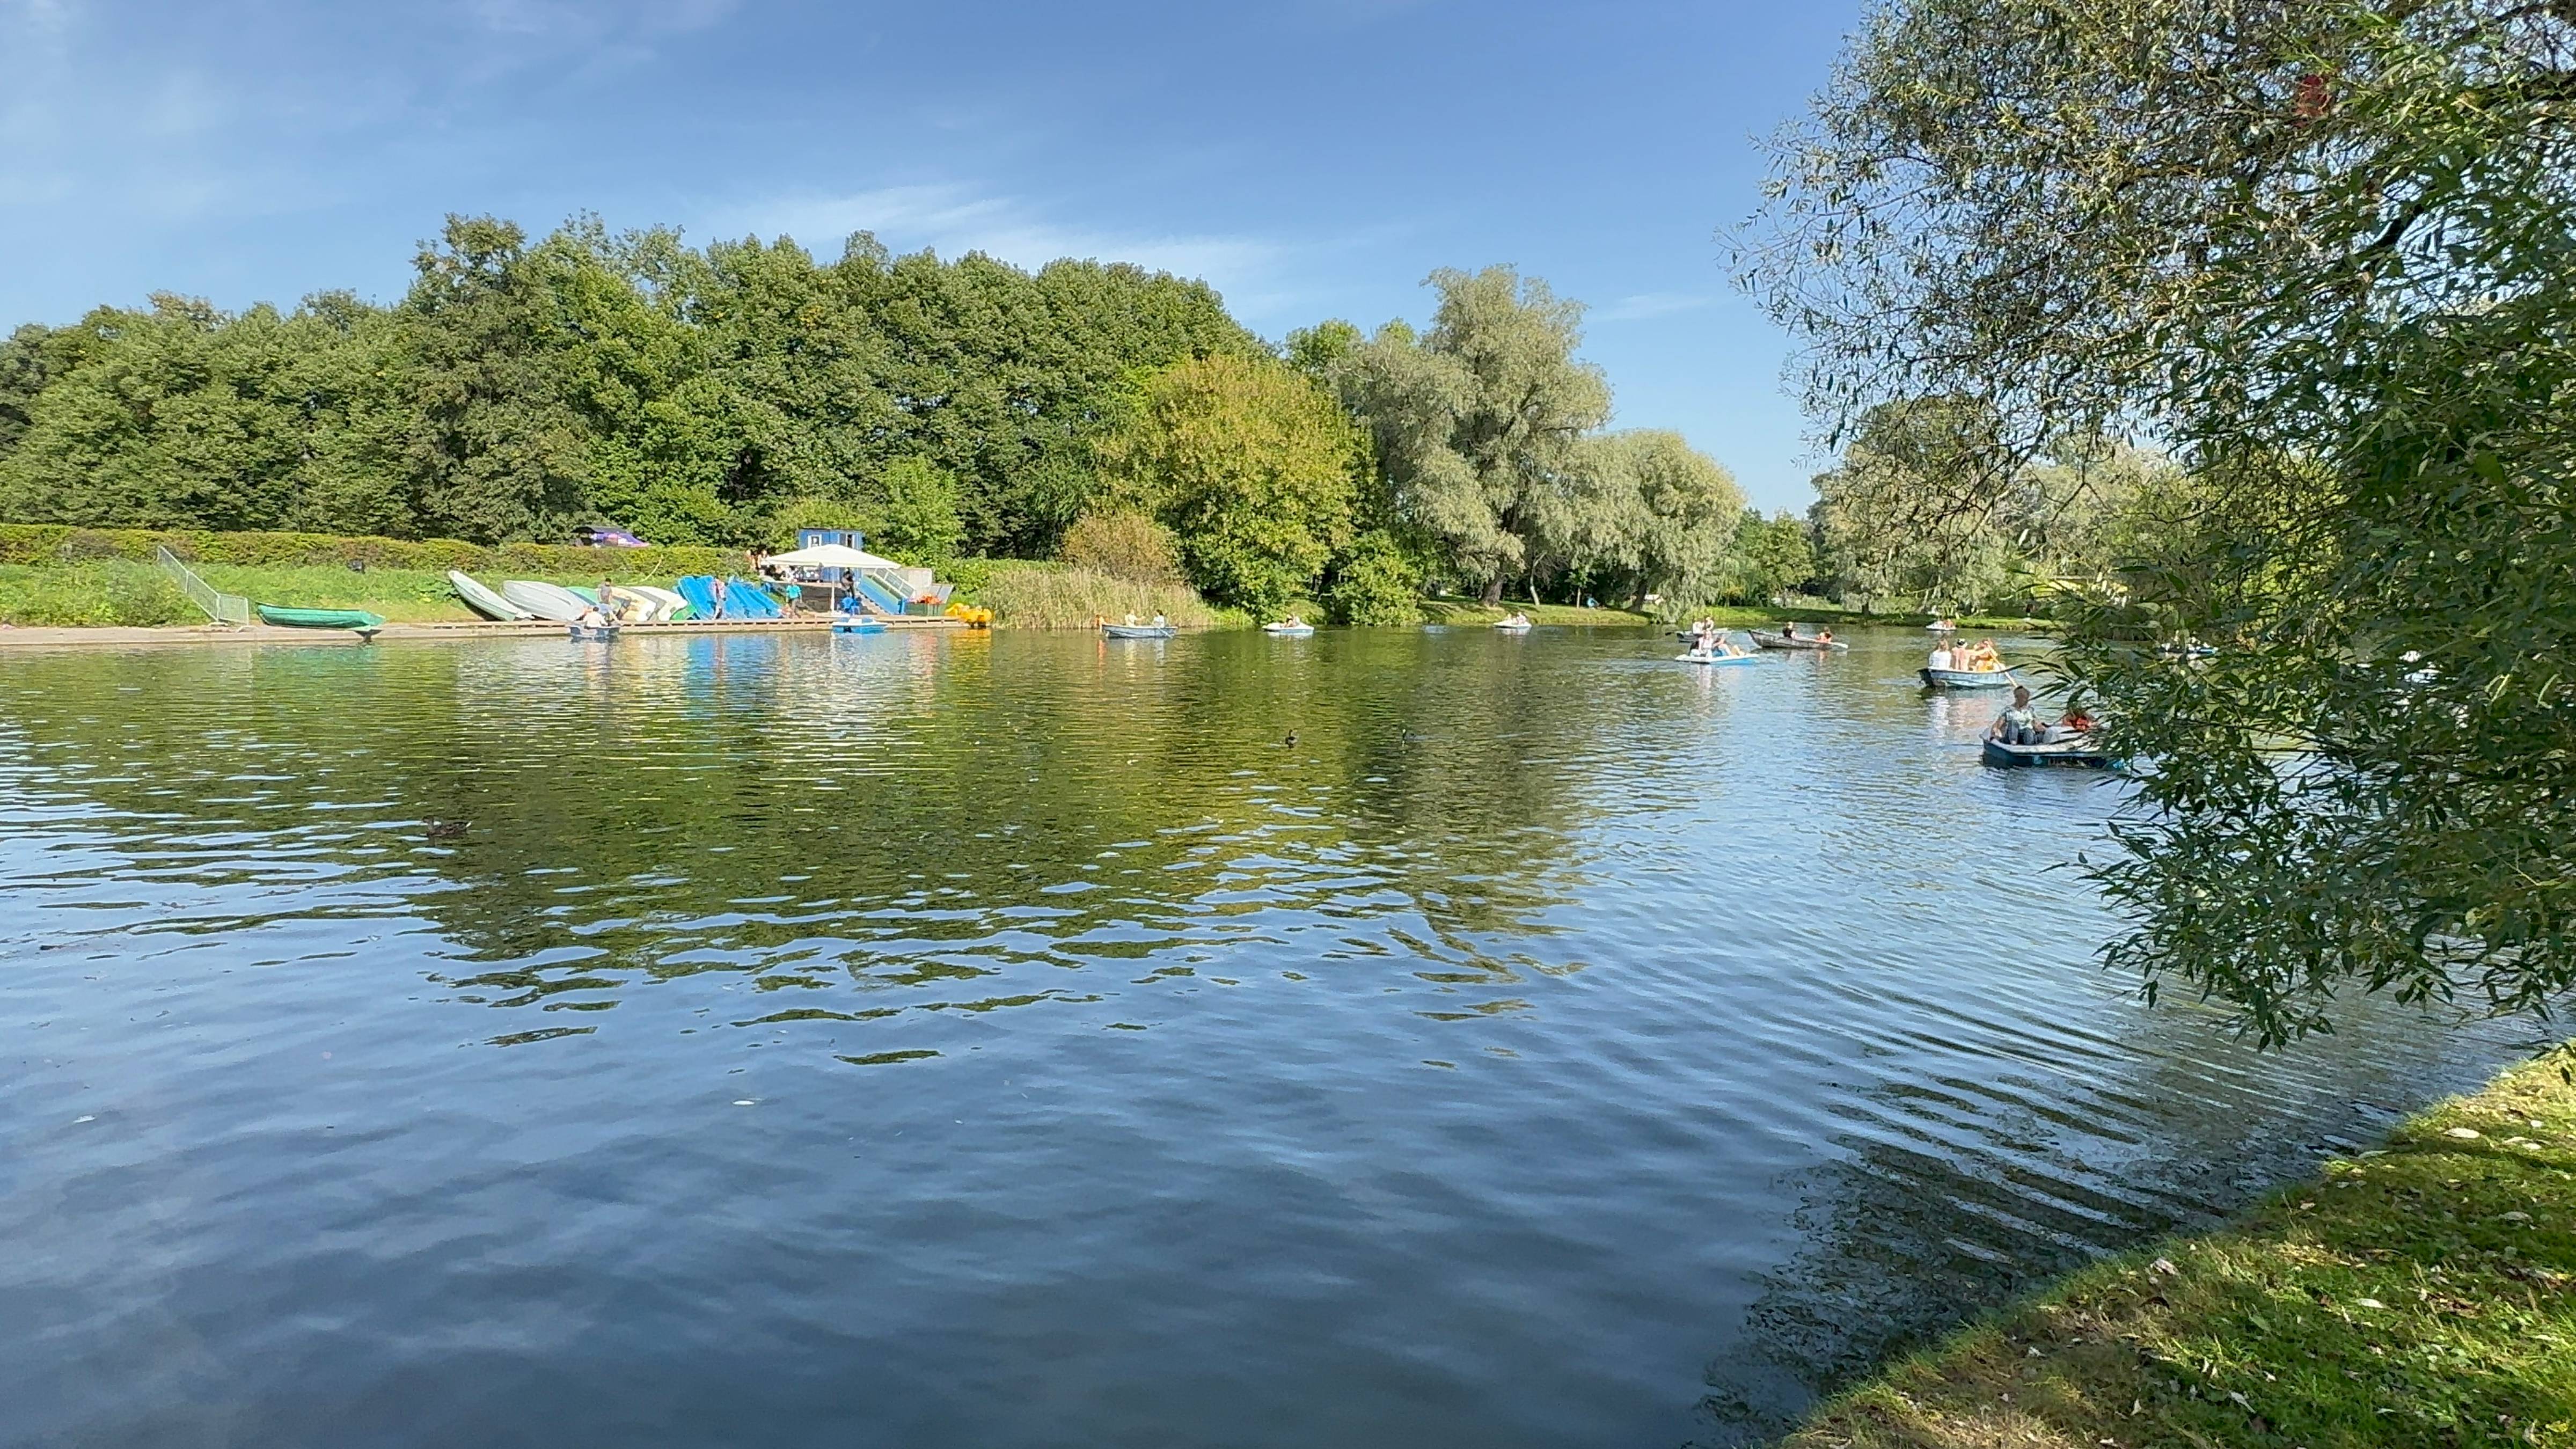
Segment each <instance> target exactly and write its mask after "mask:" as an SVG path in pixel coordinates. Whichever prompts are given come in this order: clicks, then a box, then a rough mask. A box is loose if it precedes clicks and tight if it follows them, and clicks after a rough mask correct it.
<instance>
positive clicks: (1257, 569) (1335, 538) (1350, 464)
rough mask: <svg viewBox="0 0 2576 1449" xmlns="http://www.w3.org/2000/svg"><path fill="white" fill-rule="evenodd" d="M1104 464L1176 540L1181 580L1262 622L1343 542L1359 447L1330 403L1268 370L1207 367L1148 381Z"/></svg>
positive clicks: (1109, 443) (1110, 441) (1240, 364)
mask: <svg viewBox="0 0 2576 1449" xmlns="http://www.w3.org/2000/svg"><path fill="white" fill-rule="evenodd" d="M1101 458H1102V462H1103V465H1104V467H1105V469H1106V470H1107V471H1108V473H1109V474H1110V476H1111V477H1112V478H1113V479H1114V480H1115V481H1116V482H1117V483H1119V484H1120V485H1121V487H1122V489H1123V491H1124V492H1125V493H1126V495H1127V496H1130V497H1133V498H1135V499H1137V500H1138V501H1139V502H1141V503H1143V504H1144V505H1145V507H1146V508H1147V509H1149V510H1150V511H1151V512H1152V513H1153V514H1154V516H1155V517H1156V518H1157V519H1159V520H1160V521H1161V522H1162V523H1163V524H1164V525H1165V526H1166V527H1168V528H1170V529H1171V530H1172V533H1173V535H1174V536H1175V537H1176V538H1177V540H1178V542H1179V548H1180V562H1181V568H1182V571H1183V572H1184V573H1185V574H1187V575H1188V577H1189V578H1190V580H1191V582H1193V583H1195V584H1196V585H1197V586H1198V587H1199V588H1200V590H1202V591H1203V592H1205V593H1206V594H1207V595H1209V596H1210V597H1212V598H1214V599H1216V600H1218V601H1219V602H1221V603H1225V604H1230V605H1233V606H1236V607H1239V608H1242V609H1245V610H1248V611H1250V612H1252V613H1256V614H1267V613H1270V612H1271V611H1273V610H1275V609H1277V608H1279V607H1281V606H1283V605H1284V604H1286V603H1287V601H1288V600H1290V599H1291V598H1295V597H1299V596H1301V595H1303V594H1304V593H1305V592H1306V591H1307V590H1308V589H1309V588H1310V587H1311V586H1312V585H1313V584H1314V581H1315V579H1316V578H1317V576H1318V575H1320V574H1321V573H1322V572H1323V568H1324V564H1325V562H1326V561H1327V560H1329V559H1330V558H1331V557H1332V555H1333V552H1334V550H1335V549H1336V548H1338V547H1339V546H1340V545H1341V544H1342V543H1343V542H1344V541H1346V540H1347V539H1348V538H1349V536H1350V529H1351V511H1352V507H1353V504H1354V502H1355V501H1356V499H1357V497H1358V482H1357V474H1358V472H1359V469H1360V467H1361V458H1362V455H1361V451H1360V439H1359V434H1358V431H1357V430H1356V429H1355V428H1354V427H1352V425H1351V423H1350V420H1349V419H1348V418H1347V417H1345V416H1344V415H1343V413H1342V411H1341V409H1340V408H1339V407H1338V406H1336V405H1335V403H1334V401H1333V399H1332V397H1331V396H1330V395H1328V394H1327V393H1325V392H1324V390H1323V389H1322V388H1321V387H1319V386H1317V385H1316V384H1315V383H1313V382H1310V381H1308V380H1307V379H1305V378H1303V377H1301V376H1299V375H1298V374H1296V373H1295V372H1292V371H1290V370H1289V369H1287V368H1285V367H1282V366H1280V365H1279V364H1277V363H1275V362H1270V361H1267V360H1263V359H1253V358H1238V357H1209V358H1202V359H1199V360H1196V361H1192V362H1184V363H1181V364H1178V365H1177V366H1174V367H1171V368H1169V369H1166V370H1165V371H1163V372H1160V373H1157V374H1155V375H1154V376H1153V377H1152V378H1151V379H1149V380H1148V381H1147V382H1146V384H1145V386H1144V388H1143V391H1142V395H1141V397H1140V398H1139V400H1138V403H1137V407H1136V409H1135V411H1134V413H1133V414H1132V415H1131V416H1130V418H1129V419H1128V421H1127V423H1126V425H1125V426H1124V427H1123V428H1121V429H1120V431H1118V432H1117V433H1114V434H1112V435H1111V436H1110V437H1108V438H1107V439H1104V440H1103V443H1102V446H1101Z"/></svg>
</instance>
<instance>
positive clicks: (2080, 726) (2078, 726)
mask: <svg viewBox="0 0 2576 1449" xmlns="http://www.w3.org/2000/svg"><path fill="white" fill-rule="evenodd" d="M2100 723H2101V721H2099V720H2097V719H2095V718H2093V715H2092V713H2091V711H2089V710H2087V709H2085V708H2084V706H2082V705H2080V704H2078V705H2071V706H2069V707H2068V708H2067V711H2066V713H2065V714H2063V715H2061V716H2059V718H2058V721H2057V723H2055V724H2053V725H2050V726H2049V727H2048V743H2050V744H2052V745H2058V744H2064V743H2066V742H2067V741H2069V740H2080V739H2082V738H2084V737H2085V736H2086V735H2089V734H2091V733H2093V730H2094V728H2095V727H2096V726H2097V725H2099V724H2100Z"/></svg>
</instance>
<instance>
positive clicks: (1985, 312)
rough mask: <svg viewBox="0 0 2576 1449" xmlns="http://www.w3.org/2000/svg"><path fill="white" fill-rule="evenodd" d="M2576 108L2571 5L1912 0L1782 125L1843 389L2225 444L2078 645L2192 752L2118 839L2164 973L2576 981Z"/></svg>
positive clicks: (2110, 584) (1766, 265) (2526, 986)
mask: <svg viewBox="0 0 2576 1449" xmlns="http://www.w3.org/2000/svg"><path fill="white" fill-rule="evenodd" d="M2571 145H2576V4H2571V3H2569V0H2375V3H2361V0H1891V3H1889V4H1888V5H1886V6H1885V7H1884V8H1882V9H1880V10H1879V11H1877V12H1875V13H1874V14H1873V16H1872V18H1871V20H1870V21H1869V23H1868V26H1867V28H1866V30H1865V31H1864V32H1863V34H1862V35H1861V36H1860V37H1859V39H1858V40H1857V41H1856V42H1855V43H1854V46H1853V48H1852V50H1851V51H1850V53H1849V54H1848V56H1847V57H1846V58H1845V60H1844V62H1843V64H1842V66H1841V67H1840V69H1839V71H1838V73H1837V75H1836V77H1835V80H1834V82H1833V84H1832V86H1831V87H1830V89H1828V90H1827V91H1826V92H1825V93H1824V94H1823V95H1821V96H1820V97H1819V98H1818V100H1817V103H1816V106H1815V110H1814V114H1813V116H1812V118H1811V119H1809V120H1808V121H1807V122H1805V123H1803V124H1802V125H1800V126H1798V127H1796V128H1793V129H1792V130H1791V131H1790V132H1789V133H1787V134H1786V135H1785V136H1784V137H1783V138H1782V140H1781V142H1780V145H1779V150H1778V153H1777V159H1778V169H1777V174H1776V178H1775V184H1774V187H1773V191H1772V196H1773V200H1772V202H1771V204H1770V206H1769V207H1768V209H1767V211H1766V213H1765V215H1764V216H1763V217H1762V218H1761V219H1760V220H1759V221H1757V222H1756V224H1755V225H1754V226H1753V227H1751V228H1748V230H1747V232H1746V233H1745V235H1744V237H1743V240H1742V250H1741V253H1740V264H1741V270H1742V275H1743V277H1744V280H1745V281H1746V282H1747V283H1748V284H1750V285H1751V286H1752V287H1753V288H1754V289H1756V290H1757V291H1758V292H1759V293H1760V294H1761V295H1762V296H1763V297H1764V298H1765V300H1766V301H1767V302H1768V304H1769V305H1770V307H1771V309H1772V311H1773V312H1774V314H1775V315H1776V316H1777V317H1778V318H1779V319H1780V320H1781V321H1783V322H1784V323H1786V324H1787V325H1788V326H1789V327H1791V328H1792V329H1793V330H1794V331H1795V332H1797V333H1798V334H1800V335H1801V336H1802V338H1803V339H1804V340H1805V341H1806V343H1807V344H1808V351H1807V356H1808V357H1809V359H1810V361H1811V365H1810V366H1809V368H1808V369H1807V371H1806V372H1805V374H1804V380H1805V383H1806V388H1807V392H1808V396H1809V399H1810V401H1811V403H1812V404H1813V405H1814V407H1815V409H1816V411H1817V412H1818V413H1819V414H1820V415H1821V416H1822V417H1824V418H1825V419H1827V420H1828V423H1829V424H1830V425H1832V426H1835V427H1840V428H1845V429H1848V428H1849V427H1850V425H1851V424H1853V423H1855V422H1857V421H1858V420H1859V419H1860V418H1861V417H1863V416H1865V415H1866V413H1867V411H1868V409H1869V408H1870V407H1872V406H1874V405H1876V404H1878V403H1881V402H1885V401H1888V400H1890V399H1895V398H1905V397H1924V396H1944V397H1966V398H1974V399H1977V400H1978V401H1980V402H1981V403H1982V404H1984V405H1986V406H1988V407H1990V408H1992V409H1993V411H1994V413H1995V415H1996V416H1997V417H1998V418H1999V419H2001V420H2002V427H2001V429H2000V431H1999V434H1998V436H1999V437H2000V438H2002V439H2005V440H2006V441H2007V442H2008V444H2009V446H2010V447H2011V448H2012V449H2014V450H2015V451H2017V452H2019V453H2022V454H2025V455H2027V454H2029V453H2033V452H2036V451H2037V450H2038V449H2040V448H2041V447H2042V446H2044V445H2045V444H2046V442H2047V441H2048V440H2049V439H2051V438H2053V437H2063V436H2066V435H2069V434H2075V435H2085V436H2097V435H2103V434H2118V433H2122V432H2129V433H2133V434H2138V435H2145V436H2152V437H2155V438H2157V439H2159V440H2161V441H2164V442H2168V443H2170V444H2171V445H2173V447H2174V448H2175V450H2176V452H2177V455H2178V457H2179V459H2180V461H2182V462H2183V463H2184V464H2186V465H2187V466H2188V467H2189V469H2190V471H2191V476H2192V479H2193V493H2192V503H2191V506H2190V507H2188V508H2187V509H2184V510H2182V511H2180V512H2178V513H2177V514H2176V516H2174V517H2173V518H2171V519H2169V520H2168V521H2167V526H2166V527H2163V528H2160V529H2156V530H2152V531H2149V532H2147V533H2145V534H2142V535H2141V539H2140V543H2141V546H2140V551H2139V553H2138V556H2136V557H2134V558H2131V559H2129V560H2126V561H2124V563H2123V566H2122V567H2119V568H2116V569H2112V570H2106V571H2105V572H2104V574H2103V576H2102V577H2100V578H2099V579H2097V580H2096V581H2095V584H2094V587H2093V589H2092V590H2091V592H2090V594H2089V600H2090V603H2089V607H2088V608H2087V609H2086V610H2085V612H2084V615H2083V617H2082V619H2081V621H2080V623H2081V627H2080V629H2079V631H2078V633H2077V635H2076V637H2075V638H2074V640H2073V641H2072V644H2071V648H2070V651H2069V656H2070V657H2069V662H2070V667H2071V668H2072V670H2073V671H2074V672H2075V674H2076V675H2077V676H2078V678H2079V679H2080V680H2081V682H2082V683H2083V684H2084V686H2085V687H2087V688H2089V689H2091V690H2093V691H2094V692H2096V693H2097V694H2099V695H2100V696H2101V697H2102V698H2103V699H2104V700H2105V701H2106V703H2107V704H2108V705H2109V706H2110V710H2111V715H2110V717H2111V719H2112V720H2113V724H2112V740H2111V743H2112V747H2113V748H2114V749H2116V750H2118V751H2120V752H2122V753H2128V754H2134V755H2137V756H2140V757H2144V758H2150V759H2152V760H2153V761H2154V768H2153V770H2152V771H2150V772H2149V773H2148V774H2147V776H2146V777H2145V779H2144V780H2142V781H2141V783H2140V785H2139V801H2140V808H2139V810H2138V811H2137V813H2135V814H2134V815H2132V816H2130V817H2129V818H2127V819H2125V820H2124V821H2123V822H2122V824H2121V825H2120V826H2119V838H2120V841H2121V843H2122V845H2123V847H2124V850H2123V852H2122V853H2121V855H2120V856H2119V857H2118V858H2117V859H2115V860H2113V861H2111V862H2109V863H2107V864H2104V865H2103V866H2102V867H2100V870H2099V875H2100V878H2101V879H2102V881H2103V882H2104V883H2105V885H2106V886H2107V888H2108V890H2109V892H2110V894H2111V896H2112V897H2113V899H2114V900H2115V901H2117V902H2118V903H2120V904H2121V905H2123V906H2126V907H2128V908H2130V909H2131V910H2132V911H2133V912H2134V915H2135V919H2136V921H2137V922H2138V924H2137V927H2136V929H2135V930H2134V931H2133V932H2132V933H2130V934H2129V935H2128V936H2126V937H2125V938H2124V939H2123V940H2122V941H2121V942H2120V943H2119V944H2118V945H2117V946H2115V948H2114V951H2113V954H2114V957H2115V959H2117V960H2119V961H2121V962H2125V963H2129V964H2132V965H2134V966H2136V967H2138V968H2140V969H2141V970H2143V971H2144V972H2145V973H2146V979H2147V985H2148V989H2149V991H2150V992H2151V993H2152V992H2153V990H2154V989H2155V986H2156V984H2157V983H2158V982H2159V981H2161V980H2166V979H2171V978H2173V977H2176V976H2178V977H2179V978H2180V979H2181V980H2183V981H2184V982H2186V983H2187V984H2189V985H2190V986H2193V987H2196V988H2198V989H2200V990H2201V991H2203V992H2205V993H2208V994H2210V995H2213V996H2216V997H2218V998H2221V999H2223V1000H2225V1001H2228V1002H2231V1003H2233V1004H2235V1005H2236V1006H2237V1007H2239V1008H2241V1010H2242V1011H2243V1013H2244V1016H2245V1019H2246V1020H2247V1021H2248V1022H2249V1023H2250V1024H2251V1025H2252V1027H2253V1028H2254V1029H2255V1030H2256V1031H2257V1032H2259V1033H2260V1034H2261V1036H2262V1037H2263V1038H2265V1039H2266V1040H2278V1039H2281V1038H2284V1037H2288V1036H2293V1035H2297V1034H2300V1033H2303V1032H2306V1031H2310V1030H2315V1029H2320V1028H2324V1027H2327V1026H2329V1025H2330V1021H2331V1018H2330V1016H2329V1015H2328V1012H2327V1002H2328V999H2329V998H2330V997H2331V996H2332V995H2333V994H2334V993H2335V992H2336V991H2337V990H2338V989H2339V988H2341V987H2343V986H2345V985H2347V984H2355V983H2357V984H2359V985H2360V986H2362V987H2364V988H2367V989H2370V990H2374V991H2376V990H2391V991H2394V992H2396V993H2397V994H2398V995H2400V996H2401V997H2403V998H2406V999H2410V1000H2425V999H2435V998H2443V999H2447V998H2453V997H2460V998H2465V999H2469V1000H2473V1001H2476V1002H2479V1003H2482V1004H2484V1005H2486V1006H2488V1007H2491V1008H2494V1009H2502V1010H2523V1011H2545V1010H2547V1009H2549V1008H2550V1007H2551V1006H2552V1005H2553V1004H2560V1003H2563V1002H2564V1000H2565V998H2566V995H2567V993H2568V991H2569V989H2570V986H2571V983H2576V871H2572V870H2571V869H2570V866H2569V862H2570V860H2571V859H2576V856H2571V853H2570V851H2569V848H2568V842H2569V841H2570V840H2571V839H2576V676H2571V675H2570V673H2569V672H2568V671H2567V669H2566V666H2565V664H2564V662H2563V661H2565V660H2566V659H2567V658H2568V657H2569V653H2570V650H2569V646H2570V645H2571V644H2576V606H2571V605H2576V601H2571V598H2570V591H2569V579H2570V577H2571V572H2570V571H2571V569H2576V513H2571V511H2570V507H2569V503H2570V497H2569V492H2568V489H2569V486H2570V484H2571V481H2576V456H2571V454H2576V448H2571V442H2576V439H2571V435H2570V427H2569V422H2568V400H2569V399H2570V398H2571V397H2576V166H2571V159H2576V153H2571ZM2017 476H2018V475H2017V474H2016V473H2014V472H2013V471H2011V470H2006V471H2005V472H2004V473H2003V474H2001V475H2000V479H1999V484H2001V483H2002V482H2003V480H2011V479H2014V478H2016V477H2017ZM2182 635H2191V636H2195V637H2198V638H2201V639H2205V640H2208V641H2211V642H2214V643H2219V644H2222V645H2224V646H2225V647H2224V648H2223V649H2222V651H2221V653H2220V654H2219V655H2218V657H2217V658H2215V659H2214V660H2211V661H2209V662H2207V663H2205V664H2186V663H2181V662H2175V661H2170V660H2167V659H2165V658H2164V657H2162V656H2160V655H2159V654H2158V653H2157V652H2155V651H2154V650H2151V649H2146V648H2142V647H2138V646H2139V645H2142V644H2144V643H2148V642H2153V641H2155V640H2158V639H2160V638H2163V639H2169V638H2174V637H2178V636H2182ZM2285 746H2286V747H2287V748H2286V750H2285V749H2284V748H2283V747H2285Z"/></svg>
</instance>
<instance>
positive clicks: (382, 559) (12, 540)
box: [0, 523, 743, 581]
mask: <svg viewBox="0 0 2576 1449" xmlns="http://www.w3.org/2000/svg"><path fill="white" fill-rule="evenodd" d="M164 547H166V548H168V549H169V550H170V552H171V553H173V554H175V555H177V556H178V557H179V558H180V559H182V560H183V561H186V562H188V563H192V564H194V563H210V564H232V565H239V566H243V567H250V568H295V567H307V566H310V567H317V568H340V569H347V568H348V567H349V566H351V565H353V564H354V565H358V566H360V567H362V568H369V569H412V570H419V571H425V572H431V573H441V574H443V573H445V572H446V571H447V570H449V569H463V570H465V571H467V572H469V573H504V574H507V575H508V576H510V577H513V578H555V577H558V576H562V577H570V578H574V579H597V578H599V577H600V576H601V575H603V574H606V575H609V576H611V577H615V578H620V579H636V580H639V581H649V580H653V579H664V580H667V579H673V578H678V577H679V576H681V575H683V574H704V573H724V572H727V571H729V570H738V569H739V568H740V567H741V566H742V562H743V559H742V555H741V554H739V553H736V552H734V551H733V550H731V549H716V548H580V547H575V546H572V545H568V544H526V543H513V544H503V545H501V546H499V547H496V548H486V547H483V546H481V545H479V544H471V543H465V542H462V541H460V540H457V539H452V538H433V539H418V540H404V539H392V538H340V537H334V536H330V535H324V534H311V533H209V532H204V531H202V530H192V529H178V530H151V529H121V528H120V529H105V528H69V527H65V526H62V525H58V524H20V523H0V564H56V563H71V562H80V561H84V560H90V559H124V560H127V561H129V562H134V563H149V562H151V561H152V557H153V550H154V549H155V548H164Z"/></svg>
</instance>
